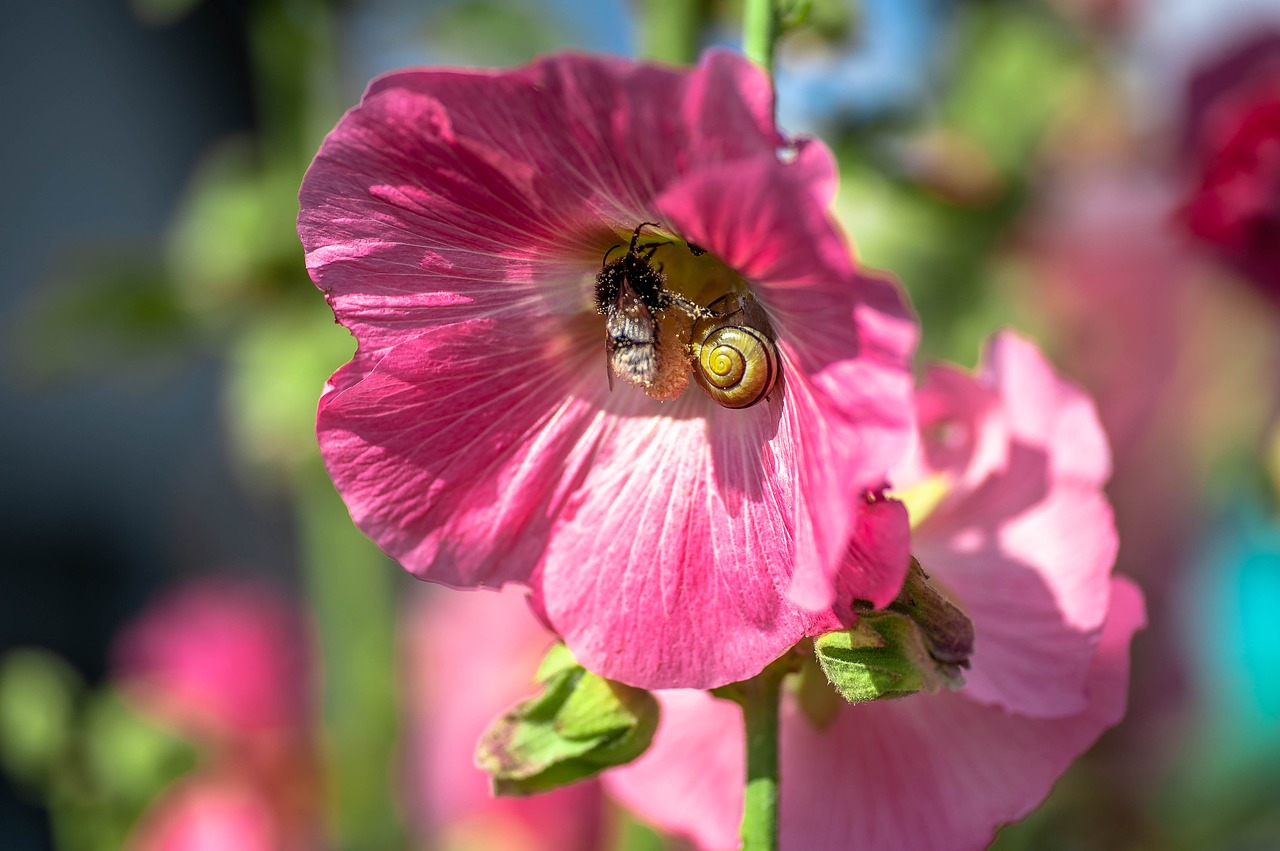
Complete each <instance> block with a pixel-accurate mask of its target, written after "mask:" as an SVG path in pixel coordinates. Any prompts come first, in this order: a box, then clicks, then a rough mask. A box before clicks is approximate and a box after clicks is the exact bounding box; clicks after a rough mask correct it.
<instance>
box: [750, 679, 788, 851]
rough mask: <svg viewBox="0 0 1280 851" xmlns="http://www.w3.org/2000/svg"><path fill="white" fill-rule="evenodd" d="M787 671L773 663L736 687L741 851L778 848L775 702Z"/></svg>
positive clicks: (773, 850)
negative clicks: (740, 726) (742, 771)
mask: <svg viewBox="0 0 1280 851" xmlns="http://www.w3.org/2000/svg"><path fill="white" fill-rule="evenodd" d="M786 674H787V668H786V667H783V666H780V665H777V664H774V665H770V666H769V667H768V668H765V669H764V670H763V671H761V672H760V674H759V675H758V676H756V677H754V678H753V679H750V680H747V681H745V682H743V683H739V684H738V688H739V692H738V702H739V703H740V704H741V705H742V717H743V722H744V726H745V727H746V739H747V742H746V744H747V785H746V789H745V791H744V794H743V801H742V832H741V835H742V851H777V847H778V702H779V699H780V697H781V692H782V678H783V677H784V676H786Z"/></svg>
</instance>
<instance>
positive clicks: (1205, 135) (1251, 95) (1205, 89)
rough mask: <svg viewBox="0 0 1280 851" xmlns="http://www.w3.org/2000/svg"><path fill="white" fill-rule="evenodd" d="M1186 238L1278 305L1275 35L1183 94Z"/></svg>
mask: <svg viewBox="0 0 1280 851" xmlns="http://www.w3.org/2000/svg"><path fill="white" fill-rule="evenodd" d="M1189 95H1190V97H1189V113H1188V114H1189V116H1190V127H1189V137H1190V143H1191V147H1192V150H1191V154H1192V157H1193V168H1194V175H1195V177H1194V180H1195V188H1194V190H1193V191H1192V193H1191V195H1190V197H1189V198H1188V199H1187V201H1186V202H1185V204H1184V205H1183V207H1182V210H1181V219H1182V221H1183V222H1184V224H1185V225H1186V227H1187V229H1188V230H1190V231H1191V233H1193V234H1195V236H1197V237H1198V238H1199V239H1200V240H1201V241H1202V242H1204V243H1206V244H1207V245H1209V246H1211V247H1212V249H1213V251H1214V252H1215V253H1216V254H1217V255H1218V256H1219V257H1221V258H1222V259H1223V260H1225V261H1226V263H1227V264H1228V265H1229V266H1231V267H1232V268H1233V269H1235V270H1236V271H1237V272H1239V273H1240V274H1241V275H1243V276H1244V277H1245V278H1246V279H1248V280H1249V281H1251V282H1253V283H1254V284H1256V285H1257V286H1259V287H1260V288H1261V289H1262V290H1263V291H1264V292H1265V293H1267V295H1268V296H1269V297H1270V298H1271V299H1272V300H1273V301H1275V302H1276V303H1277V304H1280V33H1276V32H1272V33H1268V34H1266V35H1263V36H1260V37H1257V38H1255V39H1253V40H1251V41H1250V42H1249V43H1247V44H1245V45H1241V46H1238V47H1237V48H1236V49H1234V50H1232V51H1231V52H1230V53H1229V54H1227V55H1226V56H1225V57H1222V58H1220V59H1218V60H1217V61H1215V62H1213V63H1211V64H1210V65H1209V66H1207V67H1205V68H1204V69H1202V70H1201V71H1200V72H1199V73H1198V74H1197V75H1196V76H1195V77H1194V78H1193V79H1192V81H1191V84H1190V88H1189Z"/></svg>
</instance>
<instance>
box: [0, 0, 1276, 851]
mask: <svg viewBox="0 0 1280 851" xmlns="http://www.w3.org/2000/svg"><path fill="white" fill-rule="evenodd" d="M11 5H12V6H13V8H10V9H7V10H6V16H5V26H4V27H3V28H0V81H3V82H0V86H2V87H3V89H4V94H5V97H4V100H3V103H5V104H6V105H7V108H8V109H9V110H10V118H9V120H8V121H6V122H5V124H6V126H7V127H9V130H8V131H6V132H4V133H2V134H0V152H2V155H0V169H2V170H3V177H2V178H0V185H2V186H4V193H3V194H4V204H3V207H2V208H0V210H2V211H3V213H2V215H3V217H4V219H3V224H4V227H3V233H4V237H5V238H4V240H3V243H2V244H3V252H2V253H0V285H2V286H3V288H4V295H5V297H6V300H7V308H6V310H5V311H3V313H2V314H0V345H2V346H3V368H2V369H0V395H2V396H3V398H4V400H5V402H4V405H3V410H4V412H5V414H4V416H2V417H0V459H2V460H0V470H2V471H3V478H2V479H0V481H2V482H3V484H4V487H3V488H0V506H2V508H0V560H3V569H2V573H0V576H2V582H3V586H2V588H3V591H2V592H0V845H3V847H4V848H5V849H17V850H18V851H26V849H32V850H33V851H34V850H35V849H58V851H91V849H93V850H96V849H104V851H105V849H116V848H120V847H127V848H134V849H161V848H164V849H170V851H177V849H192V851H194V849H197V848H198V849H214V848H237V849H259V848H261V849H313V848H342V849H374V851H377V849H403V848H411V849H442V851H463V850H464V849H465V850H466V851H483V849H503V851H507V850H508V849H515V851H521V850H522V849H530V851H533V850H534V849H574V848H580V849H584V851H586V850H587V849H629V851H649V850H650V849H654V850H655V851H656V849H661V848H671V849H675V848H678V847H680V846H679V844H678V843H677V842H675V841H671V840H665V839H663V838H662V837H659V836H658V835H657V834H655V833H654V832H652V831H651V830H649V829H648V828H646V827H644V826H642V825H639V824H636V823H634V822H633V821H631V820H630V819H629V818H628V817H627V816H625V815H624V814H623V813H621V812H619V811H618V810H617V809H616V808H615V807H614V806H613V805H612V804H610V803H609V802H608V801H607V800H606V799H605V798H604V797H603V795H602V794H601V792H600V791H599V789H598V788H596V786H595V785H593V784H590V783H588V784H584V785H581V786H578V787H573V788H572V789H569V790H564V791H562V792H557V793H553V794H552V795H550V796H546V797H542V798H536V799H531V800H527V801H503V802H492V801H490V800H488V798H487V796H486V795H485V781H484V779H483V778H482V777H481V776H479V774H478V772H476V771H475V770H474V769H472V768H471V767H470V754H471V749H472V746H473V742H474V740H475V737H476V735H477V734H478V732H479V730H480V729H481V728H482V727H483V725H484V724H485V723H486V722H487V721H488V720H489V719H490V718H491V717H492V716H494V715H496V714H497V713H498V712H499V711H500V710H501V709H502V708H504V707H505V706H506V705H507V704H508V703H510V702H512V701H514V700H515V699H517V698H518V697H520V696H521V695H522V694H523V693H525V692H526V691H528V688H527V684H528V682H529V678H530V676H531V674H532V671H533V668H534V667H535V665H536V662H537V658H538V657H539V655H540V652H541V650H542V649H543V647H544V646H545V641H546V639H545V637H544V636H542V634H541V633H540V632H539V629H538V627H537V626H536V624H534V623H533V622H532V621H531V619H529V618H527V617H524V616H523V615H522V614H518V613H517V612H516V611H515V610H516V609H523V605H522V604H521V603H520V601H519V600H513V599H512V598H510V597H508V596H506V595H490V594H486V595H466V594H452V595H449V596H448V605H447V606H445V607H441V606H440V604H439V600H440V598H441V594H439V593H437V592H436V591H435V590H434V589H432V588H430V587H428V586H425V585H423V584H420V583H417V582H415V581H413V580H411V579H409V578H407V576H406V575H405V574H404V573H403V572H402V571H401V570H400V569H399V568H398V567H396V566H395V565H394V564H392V563H390V562H389V561H387V560H386V559H385V558H383V557H381V556H380V555H379V554H378V553H377V551H376V550H375V549H374V548H373V547H372V545H370V544H369V543H368V542H367V541H366V540H365V539H364V538H363V537H361V536H360V535H359V534H358V533H357V532H356V531H355V530H354V528H353V527H352V526H351V525H350V522H349V519H348V518H347V516H346V512H345V509H344V508H343V507H342V505H341V503H340V502H339V501H338V499H337V497H336V496H335V495H334V493H333V490H332V487H331V486H330V485H329V483H328V479H327V477H326V476H325V474H324V472H323V469H322V468H321V467H320V465H319V461H318V455H317V451H316V448H315V441H314V436H313V434H312V426H313V418H314V410H315V402H316V399H317V397H318V395H319V392H320V389H321V387H322V385H323V382H324V380H325V379H326V378H327V376H328V375H329V373H330V372H332V371H333V370H334V369H335V368H336V367H338V366H339V365H341V364H342V363H343V362H345V361H346V359H347V358H348V357H349V355H350V353H351V350H352V348H353V346H352V342H351V338H350V337H349V336H348V335H347V334H346V332H345V331H343V330H342V329H339V328H336V327H335V326H334V325H333V322H332V315H331V314H330V313H329V311H328V308H327V306H326V305H325V303H324V300H323V299H322V298H321V297H320V296H319V295H318V293H316V292H315V290H314V288H313V287H312V285H311V283H310V281H309V280H308V278H307V275H306V272H305V269H304V267H303V260H302V252H301V249H300V247H299V245H298V242H297V237H296V235H295V232H294V219H295V216H296V212H297V187H298V184H299V182H300V180H301V176H302V173H303V171H304V170H305V168H306V166H307V164H308V162H309V160H310V157H311V156H312V154H313V153H314V152H315V150H316V148H317V146H318V145H319V142H320V140H321V138H322V137H323V134H324V133H325V132H326V131H327V130H328V129H329V128H330V127H331V126H332V125H333V123H334V122H335V121H336V120H337V118H338V116H339V115H340V114H341V112H342V110H343V109H345V108H347V107H348V106H350V105H352V104H354V103H355V102H356V101H357V100H358V98H359V96H360V93H361V91H362V90H363V87H364V85H365V84H366V83H367V81H368V80H369V78H370V77H372V76H373V75H376V74H378V73H381V72H383V71H386V70H389V69H391V68H394V67H399V66H403V65H413V64H453V65H466V66H492V65H498V66H504V65H514V64H519V63H522V62H524V61H527V60H528V59H530V58H532V57H533V56H534V55H536V54H538V53H543V52H548V51H553V50H561V49H582V50H592V51H604V52H610V53H617V54H622V55H630V56H647V57H654V58H659V59H663V60H666V61H672V62H689V61H691V60H692V59H693V57H694V56H696V53H697V51H698V50H699V49H700V48H701V47H704V46H706V45H710V44H727V45H736V44H737V43H738V38H739V35H738V24H737V22H738V21H739V20H740V18H741V10H740V8H739V7H738V5H737V4H735V3H734V2H731V0H723V2H710V0H645V2H634V3H628V2H624V0H541V2H539V0H414V2H409V0H346V2H327V1H326V0H131V2H127V0H46V2H43V3H23V4H11ZM798 6H804V7H807V8H806V9H805V12H804V15H803V16H800V15H799V14H797V16H796V20H794V21H793V23H794V24H795V25H794V27H793V28H792V29H791V30H790V31H789V32H787V34H786V35H785V36H784V38H783V40H782V42H781V44H780V51H779V67H778V89H779V117H780V122H781V123H782V125H783V127H784V129H786V130H787V131H788V132H793V133H809V134H814V135H819V136H821V137H822V138H823V139H825V140H826V141H827V142H828V143H829V144H830V145H831V146H832V147H833V148H834V149H835V151H836V153H837V155H838V157H839V160H840V165H841V171H842V174H841V192H840V196H839V199H838V202H837V215H838V216H839V218H840V219H841V221H842V223H843V225H844V227H845V229H846V231H847V232H848V234H849V235H850V239H851V241H852V242H853V244H854V246H855V250H856V252H857V253H858V255H859V256H860V257H861V259H862V260H863V262H865V263H867V264H869V265H871V266H875V267H879V268H884V269H888V270H891V271H892V272H893V273H894V274H895V275H897V276H898V277H899V279H900V280H901V281H902V282H903V284H904V286H905V287H906V288H907V290H908V291H909V293H910V296H911V299H912V301H913V303H914V305H915V308H916V310H917V311H918V313H919V316H920V319H921V322H922V326H923V340H922V345H921V356H922V358H921V362H922V363H923V362H925V361H928V360H934V359H945V360H950V361H955V362H958V363H961V364H964V365H966V366H969V365H972V364H973V363H974V362H975V361H976V359H977V354H978V350H979V346H980V344H981V341H982V340H983V338H984V337H985V336H986V335H987V334H988V333H990V332H991V331H992V330H994V329H996V328H998V327H1001V326H1003V325H1012V326H1014V327H1016V328H1018V329H1020V330H1022V331H1023V332H1024V333H1027V334H1030V335H1031V336H1033V337H1035V339H1037V340H1038V341H1039V342H1040V344H1041V345H1042V346H1043V347H1044V348H1045V349H1046V350H1047V351H1048V352H1049V353H1050V354H1051V356H1052V358H1053V359H1054V361H1055V363H1056V364H1057V365H1058V366H1059V368H1060V369H1061V370H1063V371H1064V372H1065V373H1067V374H1068V375H1070V376H1072V377H1073V378H1074V379H1075V380H1077V381H1078V382H1080V383H1081V384H1083V385H1084V386H1085V387H1087V388H1088V389H1089V390H1090V392H1091V393H1092V394H1093V395H1094V397H1095V399H1096V400H1097V402H1098V405H1099V409H1100V412H1101V416H1102V419H1103V422H1104V424H1105V425H1106V426H1107V428H1108V431H1109V433H1110V437H1111V441H1112V446H1113V450H1114V454H1115V474H1114V477H1113V480H1112V484H1111V487H1110V494H1111V497H1112V499H1113V502H1114V503H1115V506H1116V511H1117V518H1118V524H1119V527H1120V534H1121V550H1120V556H1119V564H1118V569H1119V570H1121V571H1123V572H1125V573H1127V574H1129V575H1130V576H1133V577H1134V578H1136V579H1137V580H1138V581H1139V582H1140V584H1141V585H1142V586H1143V588H1144V590H1145V592H1146V594H1147V599H1148V605H1149V609H1150V618H1151V625H1150V627H1149V628H1148V629H1147V630H1146V631H1145V632H1144V633H1142V634H1140V635H1139V637H1138V638H1137V640H1136V643H1135V647H1134V654H1135V656H1134V668H1133V687H1132V692H1131V700H1130V706H1131V709H1130V712H1129V716H1128V718H1127V719H1126V721H1125V722H1124V723H1123V724H1122V725H1121V726H1120V727H1118V728H1116V729H1115V730H1113V731H1111V732H1110V733H1108V734H1107V735H1106V736H1104V738H1103V739H1102V741H1101V742H1100V743H1099V745H1098V746H1097V747H1096V748H1095V749H1094V750H1093V751H1092V752H1091V753H1090V754H1089V755H1088V756H1087V757H1086V758H1085V759H1083V760H1081V761H1080V763H1078V764H1077V765H1076V766H1075V767H1074V768H1073V769H1072V770H1071V772H1070V773H1069V774H1068V775H1067V776H1066V777H1065V778H1064V779H1063V780H1062V781H1061V782H1060V783H1059V784H1058V787H1057V789H1056V790H1055V792H1054V793H1053V795H1052V796H1051V798H1050V799H1049V801H1048V802H1047V803H1046V805H1045V806H1044V807H1043V808H1041V810H1040V811H1039V812H1037V813H1036V814H1035V815H1033V816H1032V817H1031V818H1029V819H1027V820H1026V821H1025V822H1023V823H1021V824H1019V825H1016V826H1013V827H1010V828H1006V829H1005V830H1003V831H1002V832H1001V834H1000V837H999V838H998V839H997V843H996V847H997V848H999V849H1005V851H1008V849H1033V848H1034V849H1046V848H1047V849H1077V848H1079V849H1084V848H1088V849H1275V848H1280V617H1277V616H1276V614H1275V613H1276V611H1277V609H1278V608H1280V513H1278V511H1277V506H1278V505H1280V499H1278V494H1280V433H1278V432H1277V422H1278V420H1277V412H1278V411H1280V3H1277V2H1276V0H1258V2H1246V0H1145V2H1144V0H811V2H808V3H801V4H798ZM513 648H520V649H519V650H518V651H516V650H513ZM461 658H472V659H487V660H490V661H489V662H488V663H487V664H488V668H487V670H490V671H502V672H508V671H509V676H507V675H506V674H502V675H499V674H494V675H492V676H488V675H487V676H486V678H485V682H484V683H483V684H482V686H483V687H480V686H475V687H471V686H469V687H468V688H466V689H461V690H460V689H458V688H457V687H456V685H454V684H456V682H458V681H459V679H460V678H462V677H463V674H462V673H454V674H450V670H451V669H453V670H455V671H456V670H457V669H458V666H459V664H460V663H459V659H461ZM473 679H474V678H473ZM200 843H204V844H200Z"/></svg>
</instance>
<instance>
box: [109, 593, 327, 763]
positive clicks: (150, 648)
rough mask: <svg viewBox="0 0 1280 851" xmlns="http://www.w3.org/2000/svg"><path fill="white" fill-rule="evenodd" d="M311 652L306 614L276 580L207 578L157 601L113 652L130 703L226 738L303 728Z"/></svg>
mask: <svg viewBox="0 0 1280 851" xmlns="http://www.w3.org/2000/svg"><path fill="white" fill-rule="evenodd" d="M309 651H310V647H309V632H308V629H307V627H306V624H305V623H304V621H303V618H302V616H301V614H300V613H299V612H298V610H297V609H296V608H295V607H294V606H293V605H291V604H290V603H289V602H288V601H287V600H285V599H284V598H283V597H281V596H280V595H279V594H278V593H277V592H275V591H274V590H273V589H271V588H269V587H267V586H265V585H262V584H259V583H254V582H249V581H231V580H225V579H208V580H202V581H198V582H194V583H191V584H189V585H186V586H183V587H181V588H179V589H177V590H176V591H173V592H171V593H170V594H168V595H167V596H165V597H163V598H161V599H160V600H159V601H157V602H156V603H155V604H154V605H153V606H151V607H150V608H149V609H148V610H147V611H146V612H144V613H143V615H142V616H141V617H140V618H139V619H138V620H137V621H135V622H134V623H133V624H132V625H130V626H129V627H128V628H126V629H125V630H124V631H123V632H122V633H121V634H120V636H119V638H118V639H117V641H116V645H115V647H114V649H113V656H114V667H115V679H116V682H117V685H118V687H119V688H120V690H121V692H122V693H123V694H124V696H125V697H126V698H127V699H128V700H129V701H130V702H131V704H132V705H133V706H135V707H136V708H138V709H139V710H140V711H142V712H143V713H144V714H148V715H152V716H155V717H158V718H160V719H161V720H162V721H164V722H166V723H168V724H170V725H172V726H175V727H177V728H179V729H181V730H183V731H185V732H187V733H189V734H192V735H195V736H197V737H198V738H212V739H215V740H219V741H226V740H234V739H237V738H240V737H243V736H246V735H254V734H259V733H281V732H285V733H292V732H295V731H298V730H301V729H303V728H304V727H305V725H306V723H307V721H308V716H307V713H308V709H307V706H308V699H309V697H310V695H311V692H310V673H309V670H308V665H309V656H310V653H309Z"/></svg>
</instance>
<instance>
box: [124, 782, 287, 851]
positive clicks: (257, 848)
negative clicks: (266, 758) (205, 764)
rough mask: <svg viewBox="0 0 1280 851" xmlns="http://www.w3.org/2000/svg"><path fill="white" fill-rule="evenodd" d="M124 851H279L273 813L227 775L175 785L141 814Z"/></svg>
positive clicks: (254, 792) (255, 795)
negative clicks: (232, 850)
mask: <svg viewBox="0 0 1280 851" xmlns="http://www.w3.org/2000/svg"><path fill="white" fill-rule="evenodd" d="M124 847H125V851H228V849H235V851H281V849H282V848H284V847H286V846H285V845H283V844H282V843H281V837H280V836H279V834H278V832H277V830H276V825H275V820H274V813H273V812H272V811H271V808H270V806H268V805H267V804H266V803H265V802H263V800H262V799H261V798H260V797H259V796H258V795H257V794H256V790H255V789H253V788H252V787H251V786H245V785H243V784H240V783H238V782H237V781H236V780H234V779H231V778H227V777H216V776H200V777H196V778H192V779H189V780H184V781H182V782H181V783H178V784H177V785H175V786H174V787H173V788H171V789H170V790H169V791H168V792H166V793H165V794H164V796H163V797H161V798H160V799H159V800H157V801H156V802H155V803H154V804H152V805H151V807H150V808H149V809H148V810H147V812H146V813H144V814H143V816H142V819H141V821H140V822H139V823H138V825H137V827H135V828H134V831H133V833H132V834H131V835H130V837H129V839H128V840H127V841H126V843H125V846H124Z"/></svg>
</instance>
